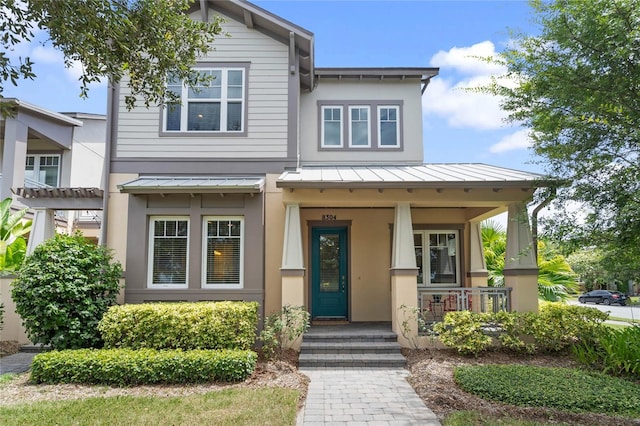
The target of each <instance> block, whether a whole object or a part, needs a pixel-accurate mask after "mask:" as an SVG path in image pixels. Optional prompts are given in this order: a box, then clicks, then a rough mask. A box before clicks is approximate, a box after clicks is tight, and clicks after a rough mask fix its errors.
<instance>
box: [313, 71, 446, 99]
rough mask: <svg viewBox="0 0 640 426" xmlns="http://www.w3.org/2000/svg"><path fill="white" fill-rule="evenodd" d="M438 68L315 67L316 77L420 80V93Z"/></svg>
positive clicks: (436, 73) (436, 72)
mask: <svg viewBox="0 0 640 426" xmlns="http://www.w3.org/2000/svg"><path fill="white" fill-rule="evenodd" d="M439 72H440V68H411V67H409V68H407V67H402V68H316V78H317V79H318V80H322V79H333V80H336V79H337V80H342V79H357V80H385V79H386V80H401V81H402V80H420V82H421V83H422V93H424V91H425V90H426V89H427V86H428V85H429V82H430V81H431V79H432V78H433V77H435V76H436V75H438V73H439Z"/></svg>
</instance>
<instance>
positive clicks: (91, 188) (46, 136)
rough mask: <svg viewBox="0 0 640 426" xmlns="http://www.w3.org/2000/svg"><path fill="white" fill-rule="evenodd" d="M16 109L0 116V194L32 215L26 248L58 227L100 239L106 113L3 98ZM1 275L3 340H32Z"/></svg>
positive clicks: (8, 280) (29, 216)
mask: <svg viewBox="0 0 640 426" xmlns="http://www.w3.org/2000/svg"><path fill="white" fill-rule="evenodd" d="M0 102H2V103H6V104H9V105H11V110H12V113H11V114H10V115H8V116H6V117H3V116H0V152H1V153H2V157H1V160H0V167H1V169H0V173H1V174H2V175H1V180H0V199H5V198H7V197H13V199H14V203H13V207H14V208H16V209H17V208H23V207H28V208H29V211H28V213H27V217H28V218H30V219H32V220H33V225H32V229H31V233H30V235H29V242H28V247H27V250H28V252H31V251H33V249H34V248H35V246H37V245H38V244H40V243H41V242H42V241H44V240H45V239H47V238H50V237H52V236H53V235H54V233H55V232H56V231H58V232H72V231H75V230H80V231H81V232H82V233H83V234H84V235H85V236H87V237H88V238H91V239H93V240H95V241H96V242H97V241H98V238H99V235H100V223H101V220H102V219H101V218H102V208H103V190H102V189H101V188H102V180H103V169H104V164H105V161H104V151H105V140H106V128H107V125H106V116H104V115H97V114H81V113H57V112H52V111H48V110H46V109H44V108H40V107H38V106H35V105H32V104H29V103H28V102H24V101H21V100H18V99H8V98H5V99H0ZM11 281H12V279H11V278H2V279H0V303H3V304H4V306H5V323H4V326H3V328H2V330H1V337H0V340H17V341H19V342H20V343H26V342H28V339H27V338H26V335H25V334H24V330H23V329H22V326H21V320H20V318H19V317H18V315H17V314H16V313H15V305H14V303H13V301H12V300H11V296H10V283H11Z"/></svg>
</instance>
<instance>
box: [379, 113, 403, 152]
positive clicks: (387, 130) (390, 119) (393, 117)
mask: <svg viewBox="0 0 640 426" xmlns="http://www.w3.org/2000/svg"><path fill="white" fill-rule="evenodd" d="M398 116H399V108H398V107H397V106H380V107H378V141H379V144H380V147H383V148H384V147H392V148H396V147H398V146H400V126H399V125H398Z"/></svg>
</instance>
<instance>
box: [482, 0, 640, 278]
mask: <svg viewBox="0 0 640 426" xmlns="http://www.w3.org/2000/svg"><path fill="white" fill-rule="evenodd" d="M531 5H532V7H533V10H534V14H535V18H536V21H537V23H538V24H539V25H540V28H541V34H540V35H539V36H526V35H517V36H516V42H515V43H514V44H513V46H512V47H510V48H508V49H507V50H506V51H504V52H503V53H502V54H501V56H500V59H499V60H500V61H501V62H503V63H504V65H505V66H506V68H507V70H508V71H507V75H506V76H504V77H507V78H506V79H503V78H497V79H495V80H494V84H493V85H492V86H490V87H488V88H485V89H486V90H488V91H490V92H492V93H494V94H498V95H501V96H503V97H504V101H503V104H502V107H503V109H504V110H505V111H507V112H508V113H509V118H510V120H511V121H513V122H518V123H523V124H524V125H525V126H527V127H529V128H530V129H531V136H532V138H533V143H534V145H533V149H534V150H535V152H536V154H538V155H539V156H541V157H542V158H544V160H545V161H544V163H543V164H545V165H546V167H547V169H548V170H547V171H548V173H549V174H550V175H552V176H555V177H558V178H560V179H562V180H564V181H565V182H566V183H567V184H566V185H567V186H566V187H564V188H562V189H560V190H559V191H558V199H557V202H556V203H555V204H556V207H557V209H558V211H560V213H559V214H558V215H556V217H554V218H553V220H551V221H547V223H546V226H545V229H546V230H547V231H552V234H551V235H552V236H553V237H555V238H557V239H558V240H561V241H565V242H572V243H574V245H573V247H574V248H577V247H584V246H593V245H598V246H600V247H603V248H605V249H606V251H607V252H609V253H614V252H617V253H618V254H619V255H614V257H615V258H621V256H622V254H624V256H625V257H626V259H625V260H624V261H625V262H627V261H631V262H633V263H634V264H633V265H629V264H627V267H631V269H635V271H636V273H637V271H639V270H640V0H590V1H584V0H554V1H541V0H534V1H532V2H531ZM514 82H515V83H514ZM568 200H573V201H576V202H578V203H579V205H581V206H584V209H582V210H580V211H577V212H576V211H573V212H572V211H571V209H567V208H566V206H567V205H568V204H567V201H568ZM574 205H575V204H574ZM578 217H579V218H578ZM565 247H567V246H566V245H565ZM634 259H635V260H634Z"/></svg>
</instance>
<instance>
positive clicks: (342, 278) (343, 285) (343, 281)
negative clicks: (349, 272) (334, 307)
mask: <svg viewBox="0 0 640 426" xmlns="http://www.w3.org/2000/svg"><path fill="white" fill-rule="evenodd" d="M340 284H341V287H342V292H343V293H344V290H345V280H344V275H343V276H342V277H340Z"/></svg>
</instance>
